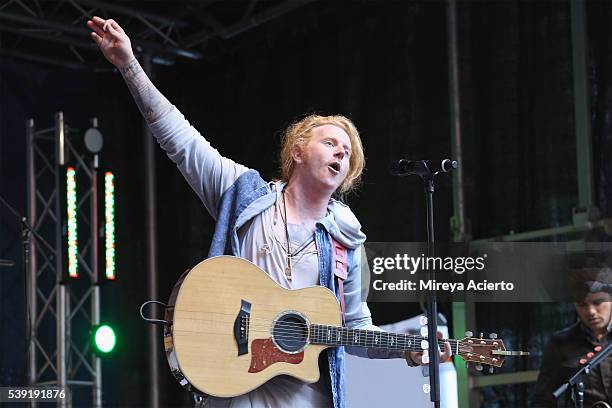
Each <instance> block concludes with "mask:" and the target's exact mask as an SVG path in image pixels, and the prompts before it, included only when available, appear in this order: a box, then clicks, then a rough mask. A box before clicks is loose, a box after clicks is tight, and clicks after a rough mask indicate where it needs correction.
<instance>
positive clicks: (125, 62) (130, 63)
mask: <svg viewBox="0 0 612 408" xmlns="http://www.w3.org/2000/svg"><path fill="white" fill-rule="evenodd" d="M87 26H88V27H89V28H90V29H91V30H92V33H91V38H92V40H93V41H94V42H95V43H96V44H97V45H98V47H99V48H100V51H101V52H102V54H103V55H104V57H105V58H106V59H107V60H108V61H109V62H110V63H111V64H113V65H114V66H115V67H116V68H117V69H118V70H119V72H121V75H122V76H123V79H124V80H125V83H126V84H127V86H128V88H129V90H130V92H131V94H132V96H133V97H134V101H135V102H136V105H138V109H140V112H141V113H142V116H143V117H144V119H145V121H146V122H147V124H148V125H149V128H150V129H151V133H152V134H153V136H155V138H156V139H157V141H158V143H159V144H160V146H161V147H162V148H163V149H164V150H165V151H166V153H167V154H168V157H170V159H172V161H174V163H176V165H177V167H178V168H179V170H180V171H181V173H182V174H183V176H184V177H185V179H186V180H187V181H188V182H189V185H190V186H191V188H193V190H194V191H195V192H196V194H197V195H198V197H200V199H201V200H202V202H203V203H204V205H205V207H206V209H207V210H208V212H209V213H210V215H212V217H213V218H217V210H218V208H217V207H218V203H219V199H220V198H221V196H222V195H223V193H224V192H225V190H227V189H228V188H229V187H230V186H231V185H232V184H233V183H234V181H235V180H236V179H237V178H238V177H240V175H241V174H243V173H244V172H246V171H248V168H246V167H245V166H242V165H241V164H238V163H235V162H234V161H232V160H230V159H227V158H225V157H223V156H221V155H220V154H219V152H218V151H217V150H216V149H214V148H213V147H212V146H211V145H210V143H208V141H207V140H206V139H205V138H204V137H202V135H201V134H200V133H199V132H198V131H197V130H196V129H195V128H193V126H191V125H190V124H189V122H188V121H187V120H186V119H185V117H184V116H183V115H182V114H181V113H180V112H179V111H178V110H177V109H176V108H175V107H174V105H172V104H171V103H170V102H169V101H168V99H166V97H165V96H164V95H162V93H161V92H160V91H159V90H158V89H157V88H156V87H155V85H153V83H152V82H151V80H150V79H149V77H148V76H147V74H146V73H145V72H144V70H143V69H142V67H141V66H140V64H139V63H138V61H137V60H136V58H135V57H134V53H133V52H132V44H131V42H130V39H129V37H128V36H127V34H126V33H125V31H123V29H122V28H121V26H120V25H119V24H118V23H117V22H116V21H114V20H112V19H108V20H103V19H101V18H100V17H93V18H92V19H91V20H89V21H87Z"/></svg>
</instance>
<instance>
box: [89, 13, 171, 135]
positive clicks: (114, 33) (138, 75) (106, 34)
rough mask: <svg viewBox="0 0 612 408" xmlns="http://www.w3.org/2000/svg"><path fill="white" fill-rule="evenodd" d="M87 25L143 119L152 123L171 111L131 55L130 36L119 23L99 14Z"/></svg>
mask: <svg viewBox="0 0 612 408" xmlns="http://www.w3.org/2000/svg"><path fill="white" fill-rule="evenodd" d="M87 26H88V27H89V28H90V29H91V30H92V33H91V38H92V39H93V40H94V41H95V43H96V44H98V47H99V48H100V51H102V54H103V55H104V57H105V58H106V59H107V60H108V62H110V63H111V64H113V65H114V66H115V67H116V68H117V69H118V70H119V72H121V75H122V76H123V79H124V80H125V83H126V84H127V86H128V88H129V90H130V93H131V94H132V96H133V97H134V101H135V102H136V105H138V109H140V113H142V116H143V117H144V119H145V121H146V122H147V123H153V122H155V121H157V120H158V119H160V118H162V117H163V116H164V115H166V114H167V113H168V112H170V111H171V110H172V104H171V103H170V102H169V101H168V99H166V97H165V96H164V95H162V93H161V92H159V91H158V90H157V88H156V87H155V85H153V83H152V82H151V80H150V79H149V77H148V76H147V74H146V73H145V72H144V70H143V69H142V67H141V66H140V64H139V63H138V60H137V59H136V58H135V57H134V53H133V52H132V43H131V42H130V38H129V37H128V36H127V34H126V33H125V31H123V29H122V28H121V26H120V25H119V24H118V23H117V22H116V21H115V20H112V19H109V20H103V19H101V18H100V17H93V18H92V19H91V20H89V21H88V22H87Z"/></svg>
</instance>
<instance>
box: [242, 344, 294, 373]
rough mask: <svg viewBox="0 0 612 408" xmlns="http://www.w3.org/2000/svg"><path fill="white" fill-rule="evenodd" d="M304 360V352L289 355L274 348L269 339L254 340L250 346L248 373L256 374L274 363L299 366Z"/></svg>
mask: <svg viewBox="0 0 612 408" xmlns="http://www.w3.org/2000/svg"><path fill="white" fill-rule="evenodd" d="M303 359H304V352H303V351H301V352H299V353H294V354H289V353H284V352H282V351H281V350H279V349H278V347H276V345H275V344H274V342H273V341H272V339H271V338H269V339H256V340H253V343H252V344H251V366H250V367H249V373H258V372H260V371H263V370H265V369H266V368H267V367H269V366H271V365H272V364H274V363H281V362H284V363H289V364H299V363H301V362H302V360H303Z"/></svg>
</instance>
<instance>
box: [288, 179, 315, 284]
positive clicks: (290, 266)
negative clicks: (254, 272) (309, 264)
mask: <svg viewBox="0 0 612 408" xmlns="http://www.w3.org/2000/svg"><path fill="white" fill-rule="evenodd" d="M282 194H283V211H284V213H285V214H284V215H285V216H284V217H281V218H283V223H284V224H285V237H286V238H287V267H286V268H285V277H286V278H287V280H288V281H289V282H291V281H292V279H293V257H294V256H297V255H299V254H300V253H301V252H302V251H303V250H305V249H306V248H308V246H309V245H310V241H311V239H307V240H306V241H304V243H303V244H302V245H300V246H299V247H298V249H297V250H296V251H295V252H294V253H292V252H291V240H290V239H289V219H288V218H287V201H286V200H285V190H283V193H282Z"/></svg>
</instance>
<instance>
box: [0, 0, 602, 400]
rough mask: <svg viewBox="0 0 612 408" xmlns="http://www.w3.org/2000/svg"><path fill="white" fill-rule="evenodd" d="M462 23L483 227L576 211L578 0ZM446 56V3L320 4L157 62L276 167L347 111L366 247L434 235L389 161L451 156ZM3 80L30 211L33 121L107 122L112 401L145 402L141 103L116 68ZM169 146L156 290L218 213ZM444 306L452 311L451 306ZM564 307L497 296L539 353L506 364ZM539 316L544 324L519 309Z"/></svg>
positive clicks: (0, 373) (212, 118)
mask: <svg viewBox="0 0 612 408" xmlns="http://www.w3.org/2000/svg"><path fill="white" fill-rule="evenodd" d="M587 11H588V16H587V17H588V24H587V26H588V35H589V50H588V51H589V65H588V69H589V77H590V87H591V103H592V131H593V144H594V158H595V174H596V186H597V203H598V205H599V207H600V209H601V211H602V215H603V216H609V215H610V214H611V212H612V202H611V200H609V199H608V197H610V192H611V189H612V179H611V176H612V174H611V172H612V168H611V166H610V155H611V152H612V150H611V143H610V138H611V135H610V115H611V113H612V112H611V111H612V108H611V106H610V91H611V90H612V89H611V87H610V80H609V75H610V74H609V58H610V55H612V54H611V52H610V51H612V50H611V49H610V43H609V42H610V41H609V38H610V34H611V33H610V22H611V17H612V7H611V6H610V5H609V4H607V3H606V2H591V3H589V5H588V10H587ZM458 20H459V21H458V25H459V63H460V71H459V77H460V81H461V103H462V109H461V112H462V132H463V135H464V140H463V146H464V154H465V156H464V159H463V162H462V163H461V165H463V167H464V169H465V177H466V192H465V193H466V197H467V216H468V218H469V220H470V225H471V231H472V233H473V236H474V237H475V238H483V237H488V236H493V235H498V234H504V233H507V232H509V231H511V230H514V231H527V230H533V229H536V228H543V227H550V226H558V225H565V224H568V223H570V222H571V212H572V208H573V207H575V206H576V205H577V187H576V183H577V181H576V170H575V167H576V154H575V151H576V146H575V138H574V119H573V99H572V98H573V88H572V64H571V47H570V45H571V37H570V35H571V33H570V15H569V3H568V2H566V1H540V2H524V1H510V0H508V1H499V2H475V1H470V2H461V3H459V6H458ZM119 22H121V21H119ZM447 62H448V59H447V46H446V15H445V7H444V4H443V3H442V2H434V1H429V2H391V1H387V2H379V3H369V2H342V3H341V4H339V3H335V2H334V3H332V2H322V3H319V2H316V3H314V4H311V5H308V6H306V7H303V8H301V9H298V10H297V11H295V12H292V13H290V14H288V15H286V16H283V18H281V19H278V20H275V21H272V22H270V23H268V24H266V25H264V26H262V27H260V28H258V29H256V30H253V31H249V32H248V33H246V34H244V35H242V36H240V37H238V38H236V39H234V40H231V41H230V42H229V44H227V50H226V52H225V53H224V54H223V56H222V57H219V58H216V59H215V60H214V61H212V62H209V63H207V64H205V65H199V64H193V63H189V64H185V63H181V64H178V65H177V66H174V67H163V68H156V72H155V82H156V84H158V86H159V88H160V89H161V90H162V92H164V93H165V94H166V95H167V96H168V98H169V99H170V100H171V101H172V102H173V103H174V104H175V105H177V107H178V108H179V109H180V110H181V111H182V112H183V113H184V114H185V115H186V116H187V118H188V119H189V120H190V121H191V122H192V124H194V125H195V127H196V128H198V129H199V130H200V131H201V132H202V133H203V134H204V135H205V136H206V137H207V138H208V139H209V140H210V141H211V142H212V144H213V145H214V146H215V147H217V148H218V149H219V150H220V151H221V152H222V153H223V154H225V155H227V156H229V157H231V158H233V159H235V160H236V161H239V162H241V163H243V164H245V165H248V166H250V167H253V168H257V169H258V170H260V172H261V173H262V175H264V176H265V177H268V178H272V177H274V176H275V169H276V154H277V147H278V139H279V136H280V132H281V131H282V130H283V129H284V128H285V127H286V126H287V124H288V123H290V122H291V121H292V120H294V119H296V118H297V117H299V116H300V115H302V114H304V113H308V112H318V113H326V114H332V113H342V114H345V115H347V116H349V117H351V118H352V119H353V120H354V121H355V123H356V124H357V126H358V128H359V129H360V131H361V135H362V138H363V142H364V145H365V149H366V156H367V159H368V161H367V170H366V173H365V179H364V185H363V187H362V189H361V191H360V192H359V193H358V194H357V195H354V196H352V197H350V198H349V203H350V204H351V206H352V208H353V210H354V212H355V213H356V214H357V215H358V216H359V218H360V220H361V222H362V224H363V227H364V231H365V232H366V234H367V235H368V238H369V240H370V241H398V240H405V241H415V240H423V239H425V236H426V235H425V223H424V217H425V209H424V204H423V202H422V201H423V199H422V193H421V186H420V182H418V181H417V180H408V179H402V180H398V179H392V178H390V177H389V176H387V166H388V164H389V162H390V160H392V159H394V158H398V157H407V158H424V157H427V158H428V157H431V158H437V157H445V156H448V155H449V152H450V142H449V140H450V135H449V132H450V130H449V129H450V127H449V108H448V106H449V102H448V99H449V96H448V79H447V77H448V73H447V72H448V71H447ZM0 92H1V94H0V183H1V184H0V187H1V190H0V191H1V194H2V196H3V197H5V198H7V199H8V200H9V201H10V202H11V203H13V204H15V206H16V207H17V208H18V209H19V210H20V211H22V212H25V210H26V206H25V164H24V158H25V130H24V128H25V120H26V118H29V117H33V118H35V120H36V122H37V124H38V125H39V126H40V127H46V126H49V125H51V124H52V121H53V112H56V111H59V110H61V111H63V112H64V113H65V117H66V120H67V122H69V123H70V124H71V125H72V126H75V127H78V128H81V129H85V128H87V127H88V118H90V117H92V116H97V117H98V118H99V120H100V127H101V130H102V132H103V134H104V136H105V148H104V151H103V154H102V163H103V166H106V167H108V168H112V169H113V170H114V171H115V174H116V180H117V181H116V182H117V245H118V274H119V279H118V281H117V282H114V283H112V284H110V285H107V286H105V287H104V288H103V317H104V318H105V319H106V320H109V321H113V322H116V325H117V326H118V327H119V335H120V340H119V341H120V343H119V346H118V350H117V352H116V353H115V354H114V355H113V356H111V357H110V358H109V359H108V361H107V362H106V363H104V400H105V401H106V402H108V403H109V404H110V405H111V406H116V405H124V406H146V405H147V393H148V384H147V378H148V374H147V364H146V361H147V354H146V348H147V347H146V344H147V339H146V331H145V324H144V323H143V322H141V321H140V319H139V317H138V313H137V308H138V306H139V305H140V303H142V302H143V301H144V300H146V298H147V296H146V290H145V288H146V270H145V252H144V242H145V238H144V231H145V224H144V183H143V179H144V169H143V166H144V161H143V144H142V135H141V122H140V119H139V113H138V111H137V109H136V108H135V106H134V104H133V102H132V101H131V97H130V95H129V93H128V91H127V89H126V87H125V85H124V84H123V82H122V80H121V78H120V76H119V75H118V74H116V73H113V74H94V73H92V72H78V71H66V70H62V69H59V68H53V67H48V66H43V65H35V64H30V63H25V62H20V61H17V60H12V59H8V58H5V57H2V58H0ZM156 154H157V167H156V176H157V179H158V197H157V200H158V211H159V212H158V220H159V225H158V228H159V229H158V237H159V271H160V280H159V288H160V290H159V292H160V298H161V299H166V298H167V296H168V294H169V292H170V290H171V288H172V285H173V284H174V282H175V280H176V279H177V277H178V276H179V274H180V273H181V272H182V271H183V270H184V269H185V268H187V267H189V266H191V265H193V264H195V263H196V262H197V261H199V260H201V259H202V258H204V256H205V254H206V253H207V250H208V245H209V242H210V236H211V234H212V228H213V224H212V220H211V219H210V217H209V216H208V215H207V214H206V213H205V211H204V208H203V207H202V205H201V204H200V203H199V201H198V199H197V198H196V197H195V195H194V194H193V193H192V192H191V191H190V189H189V187H188V186H187V184H186V183H185V182H184V180H183V179H182V177H181V175H180V174H179V173H178V171H176V169H175V168H174V166H173V164H172V163H171V162H170V161H169V160H168V159H167V158H165V156H164V154H163V152H161V151H160V150H159V149H158V150H157V153H156ZM0 214H1V217H2V218H1V222H0V251H1V252H0V258H10V259H16V260H19V258H20V253H19V251H20V245H19V241H18V237H19V231H18V225H17V223H16V221H15V220H13V219H12V218H11V217H10V215H9V214H8V213H7V212H6V211H5V210H4V209H2V210H0ZM451 214H452V199H451V183H450V179H441V180H440V182H439V185H438V193H437V195H436V220H437V225H436V235H437V237H438V239H440V240H447V239H448V237H449V217H450V216H451ZM23 284H24V280H23V276H22V273H21V272H20V269H19V262H18V265H17V266H16V267H14V268H4V269H2V270H0V296H1V299H0V308H1V309H0V310H1V314H2V316H3V318H2V319H1V320H0V333H2V336H0V384H3V385H8V384H12V385H23V384H25V383H26V380H25V371H24V370H25V363H24V361H25V360H24V358H23V356H24V351H25V346H24V341H23V332H24V319H23V316H24V306H25V302H24V299H23ZM441 308H442V310H443V311H445V312H447V313H448V311H449V309H448V305H441ZM371 309H372V311H373V313H374V317H375V320H376V322H378V323H385V322H389V321H394V320H397V319H400V318H403V317H406V316H408V315H411V314H413V313H415V312H417V311H418V306H417V305H399V304H392V305H388V304H376V305H371ZM560 310H567V307H564V306H563V305H561V306H557V305H518V306H517V305H495V306H492V307H487V310H479V311H478V321H479V323H480V325H479V327H478V329H479V330H481V331H488V330H492V331H500V329H499V328H500V327H505V328H506V330H507V332H508V333H513V334H515V335H516V338H517V340H516V341H517V342H518V343H519V344H521V343H522V346H523V347H525V348H530V349H533V351H535V356H534V358H533V359H529V360H528V361H524V362H521V363H520V364H518V365H517V366H516V367H514V366H510V368H509V369H515V368H516V369H526V368H537V366H538V362H539V352H540V350H541V344H542V341H544V340H545V338H546V337H547V336H548V335H549V334H550V332H551V331H553V330H556V329H559V328H561V327H562V325H563V324H564V323H566V322H567V321H569V320H571V319H572V318H573V316H572V315H571V314H568V313H563V314H560V313H559V311H560ZM526 315H528V316H532V317H533V319H524V318H522V317H521V316H526ZM500 316H503V319H502V318H500ZM527 320H528V321H527ZM500 332H501V333H503V331H500ZM161 355H162V352H161V350H160V356H161ZM162 358H163V357H162ZM165 368H166V367H165V363H163V365H162V375H163V381H162V383H163V388H162V390H161V395H162V401H163V405H173V404H176V405H185V406H186V405H187V404H188V399H187V395H186V394H185V393H184V392H183V391H182V390H181V389H180V387H179V386H178V384H176V382H175V381H174V379H172V378H171V376H170V374H169V372H168V371H167V370H165ZM509 390H511V391H512V392H510V393H509V392H508V391H509ZM528 391H529V388H528V387H524V386H523V387H502V388H496V389H490V390H485V394H486V395H487V400H488V401H490V402H489V403H488V405H487V406H491V407H493V406H524V404H525V398H526V395H527V393H528ZM503 398H509V399H505V400H504V399H503Z"/></svg>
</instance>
